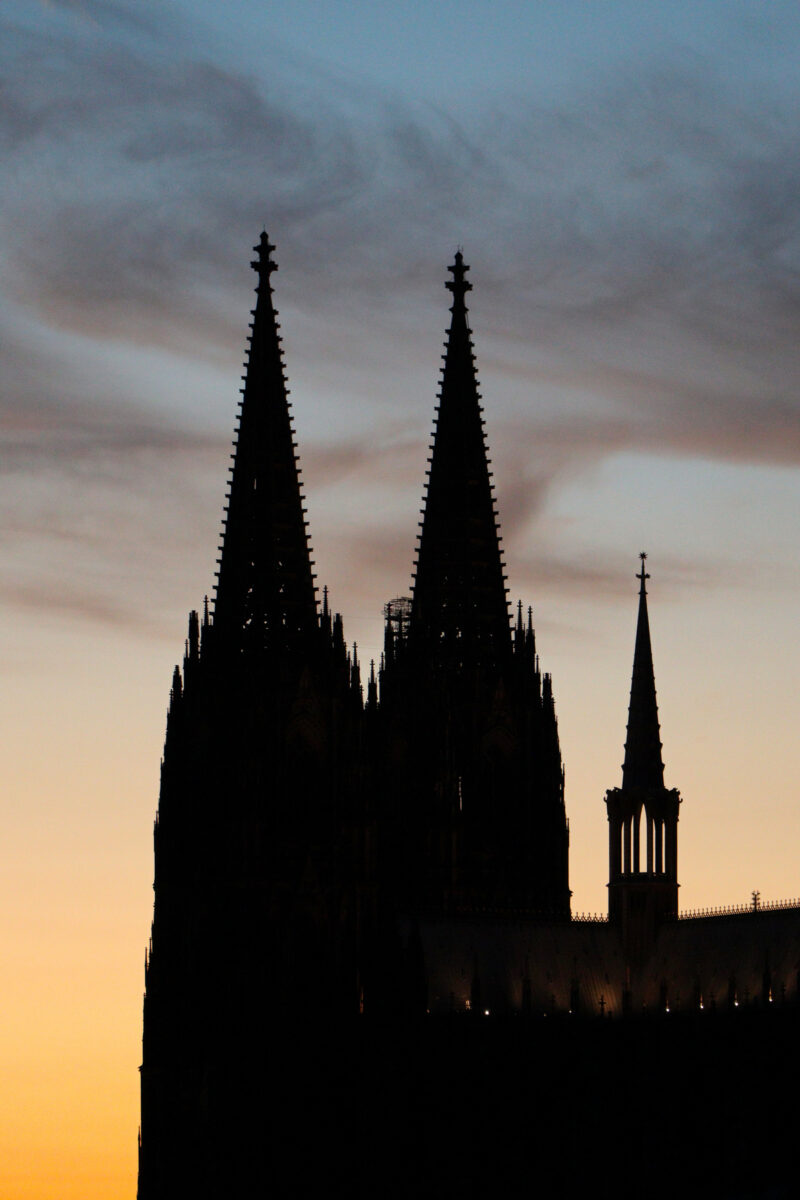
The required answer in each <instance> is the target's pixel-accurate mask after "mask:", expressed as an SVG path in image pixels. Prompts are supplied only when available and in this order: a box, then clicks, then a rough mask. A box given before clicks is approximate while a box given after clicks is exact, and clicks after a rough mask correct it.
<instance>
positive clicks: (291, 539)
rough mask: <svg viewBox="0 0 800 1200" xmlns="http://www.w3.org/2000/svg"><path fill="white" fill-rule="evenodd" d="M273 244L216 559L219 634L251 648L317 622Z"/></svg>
mask: <svg viewBox="0 0 800 1200" xmlns="http://www.w3.org/2000/svg"><path fill="white" fill-rule="evenodd" d="M273 250H274V246H272V245H270V242H269V239H268V237H267V235H266V233H262V235H261V239H260V241H259V244H258V245H257V246H256V247H255V253H256V258H255V260H254V261H253V262H252V264H251V265H252V267H253V268H254V270H255V271H256V272H257V274H258V284H257V287H256V295H257V300H256V307H255V309H254V311H253V323H252V325H251V327H250V328H251V330H252V334H251V337H250V338H249V341H250V350H249V354H248V360H247V368H246V373H245V375H244V376H243V379H244V387H243V388H242V402H241V408H240V415H239V428H238V432H237V437H236V442H235V447H234V454H233V456H232V457H233V459H234V462H233V467H232V469H231V470H232V474H231V481H230V492H229V495H228V504H227V515H226V519H225V522H224V528H223V540H222V552H221V557H220V560H219V578H218V583H217V593H216V603H215V612H214V625H215V629H216V636H217V637H218V638H222V639H223V640H224V641H226V642H229V643H230V642H232V643H234V644H238V645H239V646H240V647H244V646H247V647H248V649H251V648H252V649H257V648H261V649H271V650H280V649H283V650H287V649H292V648H294V647H297V646H299V645H301V644H302V643H303V640H304V638H305V637H306V636H307V635H308V634H310V633H311V632H312V631H313V630H316V627H317V610H316V597H315V589H314V577H313V574H312V570H311V568H312V563H311V558H310V553H309V545H308V531H307V528H306V521H305V510H304V508H303V497H302V493H301V490H300V472H299V467H298V461H297V452H296V448H295V443H294V435H293V431H292V422H291V417H290V414H289V402H288V399H287V396H288V389H287V387H286V379H285V375H284V367H283V356H282V352H281V338H280V337H279V334H278V330H279V325H278V322H277V319H276V312H275V308H274V306H273V302H272V284H271V275H272V272H273V271H275V270H277V263H275V262H274V260H273V258H272V251H273Z"/></svg>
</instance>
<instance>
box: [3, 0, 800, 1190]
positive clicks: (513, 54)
mask: <svg viewBox="0 0 800 1200" xmlns="http://www.w3.org/2000/svg"><path fill="white" fill-rule="evenodd" d="M0 60H1V61H2V71H3V87H2V90H0V138H1V139H2V164H3V169H2V172H0V193H1V194H2V205H1V206H0V263H1V264H2V273H1V275H0V304H1V306H2V308H1V312H0V346H2V357H1V358H0V363H2V390H1V391H0V512H1V518H2V519H1V521H0V556H1V560H0V561H1V566H2V569H1V570H0V611H1V612H2V620H1V621H0V667H1V668H2V689H0V697H1V699H0V704H2V731H3V746H4V749H3V752H2V754H0V762H2V796H3V812H4V829H3V837H2V843H1V847H2V848H0V858H1V859H2V864H0V894H1V902H2V912H3V921H2V925H1V926H0V928H2V935H3V953H2V961H3V964H4V968H5V971H4V976H5V978H4V983H3V989H2V992H3V1000H2V1008H1V1009H0V1011H2V1021H1V1022H0V1042H2V1045H1V1046H0V1084H1V1085H2V1086H0V1195H1V1196H2V1197H3V1198H4V1200H50V1198H54V1197H58V1198H59V1200H78V1198H80V1200H101V1198H102V1200H116V1198H117V1197H119V1198H121V1200H122V1198H126V1200H132V1198H133V1197H134V1195H135V1186H136V1161H135V1160H136V1130H137V1124H138V1073H137V1067H138V1064H139V1061H140V1049H141V1046H140V1039H141V999H142V989H143V958H144V947H145V943H146V940H147V937H148V934H149V921H150V915H151V906H152V891H151V885H152V819H153V815H154V812H155V807H156V802H157V791H158V775H159V758H160V754H161V749H162V744H163V735H164V718H165V708H166V703H167V699H168V692H169V686H170V679H171V673H172V668H173V664H174V663H175V662H176V661H177V660H178V659H179V657H180V655H181V653H182V647H183V639H184V637H185V629H186V617H187V613H188V611H189V609H191V608H194V607H199V606H200V604H201V603H202V599H203V595H204V594H205V593H206V592H210V590H211V584H212V580H213V575H212V572H213V570H214V560H215V558H216V554H217V545H218V541H219V529H220V516H221V506H222V501H223V493H224V487H225V472H226V467H227V463H228V454H229V451H230V438H231V433H232V429H233V423H234V412H235V408H236V403H237V399H238V387H239V375H240V373H241V363H242V359H243V352H244V345H245V334H246V332H247V322H248V319H249V316H248V313H249V309H250V308H251V306H252V303H253V293H252V289H253V285H254V281H255V277H254V275H253V272H252V271H251V270H250V267H249V265H248V264H249V261H250V259H251V257H252V254H251V247H252V246H253V245H254V243H255V242H256V240H257V238H258V235H259V233H260V231H261V229H262V228H264V227H266V229H267V230H268V232H269V234H270V237H271V239H272V240H273V241H274V242H275V243H276V245H277V252H276V258H277V260H278V262H279V264H280V270H279V272H278V274H277V276H276V277H275V279H274V283H275V288H276V303H277V306H278V308H279V310H280V314H281V322H282V327H283V333H284V338H285V341H284V346H285V352H286V363H287V369H288V373H289V377H290V384H291V388H292V399H293V401H294V405H295V407H294V413H295V423H296V432H297V438H298V443H299V448H300V452H301V457H302V462H303V468H304V479H305V488H306V495H307V500H308V509H309V520H310V529H311V537H312V543H313V547H314V551H315V554H314V557H315V560H316V563H317V567H316V570H317V575H318V581H319V583H320V585H322V584H323V583H327V584H328V585H329V587H330V589H331V594H332V600H333V603H334V606H335V607H336V608H337V609H339V610H340V611H341V612H342V614H343V617H344V625H345V633H346V636H347V638H348V640H349V641H350V642H352V641H357V642H358V644H359V655H360V657H361V658H362V660H368V659H369V658H370V657H371V656H372V655H376V654H377V653H378V651H379V648H380V639H381V620H380V613H381V607H382V605H383V604H384V603H385V602H386V601H387V600H388V599H390V598H392V597H394V596H397V595H402V594H405V593H407V592H408V589H409V582H410V571H411V564H412V560H413V551H414V541H415V535H416V528H417V520H418V509H419V505H420V499H421V496H422V487H423V482H424V470H425V458H426V453H427V452H426V446H427V444H428V441H429V436H430V429H431V425H432V417H433V407H434V403H435V397H436V388H437V381H438V371H439V366H440V357H439V356H440V354H441V343H442V341H443V338H444V334H445V329H446V326H447V321H448V311H447V309H448V303H449V297H448V293H447V292H445V290H444V287H443V282H444V279H445V276H446V267H447V265H448V263H449V262H451V261H452V256H453V252H454V250H455V248H456V247H457V246H458V245H461V246H463V247H464V252H465V257H466V260H467V262H469V263H470V264H471V268H472V270H471V279H472V282H473V285H474V291H473V292H472V293H471V296H470V301H471V309H470V311H471V324H472V328H473V331H474V339H475V348H476V353H477V358H478V369H479V374H480V380H481V385H482V392H483V396H484V404H485V410H486V420H487V432H488V437H489V442H490V446H491V453H492V458H493V461H494V469H495V478H496V483H497V491H498V505H499V512H500V518H501V522H502V527H503V534H504V539H505V540H504V547H505V557H506V566H507V571H508V575H509V586H510V590H511V597H512V599H513V600H514V602H516V599H517V597H521V598H522V599H523V601H524V603H525V604H526V605H527V604H529V603H530V604H532V605H533V608H534V617H535V624H536V628H537V635H538V645H539V651H540V655H541V659H542V664H543V668H544V669H545V670H549V671H551V672H552V675H553V683H554V691H555V696H556V702H557V711H558V715H559V722H560V730H561V738H562V750H563V755H564V761H565V765H566V779H567V811H568V814H569V817H570V823H571V836H572V854H571V882H572V887H573V889H574V904H573V908H574V911H576V912H581V911H603V910H604V909H605V906H606V892H605V883H606V877H607V875H606V856H607V851H606V820H605V809H604V805H603V795H604V792H605V790H606V789H607V788H609V787H613V786H616V785H618V784H619V782H620V777H621V772H620V764H621V762H622V745H623V742H624V736H625V722H626V716H627V700H628V688H629V683H630V672H631V663H632V654H633V640H634V632H635V620H636V590H637V585H636V581H635V579H634V576H635V573H636V571H637V569H638V565H639V564H638V553H639V551H640V550H646V551H647V552H648V554H649V558H648V567H649V569H650V572H651V576H652V578H651V581H650V620H651V628H652V636H653V650H654V658H655V668H656V683H657V687H658V694H659V704H660V714H661V725H662V738H663V741H664V756H665V762H666V782H667V785H668V786H670V787H677V788H679V789H680V790H681V793H682V795H683V797H684V804H683V808H682V814H681V824H680V843H679V844H680V871H679V878H680V881H681V885H682V887H681V902H682V906H683V907H689V908H691V907H697V906H706V905H716V904H730V903H742V902H746V901H747V900H748V898H749V896H750V893H751V891H752V890H753V889H756V888H757V889H759V890H760V891H761V894H762V897H763V898H764V899H780V898H785V897H790V896H798V895H800V867H799V866H798V863H800V746H799V745H798V739H797V735H796V730H797V726H798V720H799V719H800V697H799V696H798V688H797V679H798V677H800V649H798V637H797V631H798V615H800V560H799V559H798V547H800V472H799V471H798V466H799V465H800V73H798V70H797V63H798V61H800V6H798V5H797V4H796V3H795V2H794V0H792V2H781V0H771V2H770V3H769V4H759V3H737V2H735V0H726V2H723V0H706V2H703V0H690V2H689V0H663V2H661V0H649V2H648V0H631V2H630V3H625V2H611V0H608V2H606V3H603V2H590V0H587V2H586V3H579V2H577V0H560V2H556V0H553V2H552V3H546V2H543V0H541V2H535V0H528V2H527V3H523V2H522V0H508V2H506V3H502V2H501V3H498V2H497V0H495V3H490V2H489V0H458V3H456V2H455V0H436V2H435V3H434V2H433V0H429V2H427V3H423V2H418V3H411V2H410V0H395V2H394V3H393V5H392V6H391V7H389V6H388V5H384V4H379V3H375V2H368V0H338V2H334V0H316V2H312V0H289V2H288V3H284V4H282V5H277V4H272V3H263V2H259V3H256V0H227V3H225V4H215V3H211V2H210V0H194V2H190V0H163V2H161V3H155V2H151V0H137V2H134V0H73V2H68V0H60V2H59V0H50V2H49V3H37V2H35V0H27V2H23V0H19V2H17V0H5V3H4V4H3V5H2V10H0Z"/></svg>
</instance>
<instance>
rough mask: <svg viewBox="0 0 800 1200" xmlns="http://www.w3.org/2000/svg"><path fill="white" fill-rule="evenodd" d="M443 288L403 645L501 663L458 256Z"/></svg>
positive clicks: (482, 452)
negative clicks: (445, 310) (444, 308)
mask: <svg viewBox="0 0 800 1200" xmlns="http://www.w3.org/2000/svg"><path fill="white" fill-rule="evenodd" d="M449 270H450V272H451V274H452V276H453V278H452V280H451V281H449V282H447V283H446V284H445V286H446V287H447V288H448V290H449V291H450V292H452V294H453V305H452V308H451V309H450V311H451V313H452V314H453V316H452V321H451V324H450V331H449V334H448V338H447V343H446V353H445V355H444V370H443V373H442V385H441V393H440V397H439V406H438V410H437V419H436V425H435V429H434V439H433V446H432V455H431V458H430V460H429V461H430V471H429V472H428V476H429V478H428V486H427V492H426V497H425V508H424V510H423V513H424V517H423V521H422V523H421V524H422V531H421V534H420V539H419V547H418V553H417V563H416V580H415V584H414V594H413V606H412V614H411V628H410V634H409V636H410V639H411V640H412V641H413V642H417V643H418V644H419V642H422V643H424V644H425V645H426V646H428V647H429V648H432V647H434V646H435V647H436V649H437V657H438V656H440V655H441V654H442V652H444V656H445V657H447V658H448V659H456V660H461V658H462V655H463V654H464V650H465V647H466V646H468V647H469V652H470V655H471V656H472V657H473V659H475V658H476V657H477V658H478V659H481V658H483V659H485V658H486V657H490V658H493V659H495V660H496V659H497V658H498V657H504V656H505V655H506V654H507V653H510V650H511V632H510V627H509V615H508V599H507V596H506V586H505V576H504V574H503V562H502V555H501V551H500V537H499V533H498V527H497V516H496V513H495V504H494V495H493V489H492V482H491V474H490V472H489V460H488V459H487V454H486V440H485V437H484V428H483V425H484V423H483V416H482V410H481V405H480V394H479V392H478V381H477V377H476V372H475V356H474V354H473V349H472V338H471V335H470V330H469V324H468V321H467V307H466V304H465V296H466V293H467V292H468V291H470V290H471V288H472V284H471V283H469V282H468V280H467V278H466V273H467V271H468V270H469V268H468V267H467V265H466V264H465V263H464V256H463V254H462V253H461V251H460V250H459V251H458V252H457V253H456V256H455V262H454V263H453V265H452V266H451V267H450V268H449Z"/></svg>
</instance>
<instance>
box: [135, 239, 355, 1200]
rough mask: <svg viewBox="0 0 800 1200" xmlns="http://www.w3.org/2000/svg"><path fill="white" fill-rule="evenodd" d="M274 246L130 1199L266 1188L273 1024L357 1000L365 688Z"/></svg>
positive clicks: (238, 455)
mask: <svg viewBox="0 0 800 1200" xmlns="http://www.w3.org/2000/svg"><path fill="white" fill-rule="evenodd" d="M272 251H273V247H272V246H271V245H270V243H269V241H268V239H267V236H266V234H262V236H261V240H260V242H259V244H258V246H257V247H256V258H255V261H254V262H253V264H252V265H253V267H254V269H255V271H256V273H257V279H258V283H257V289H256V290H257V300H256V307H255V310H254V312H253V322H252V325H251V331H252V332H251V337H250V339H249V341H250V350H249V354H248V359H247V366H246V372H245V375H244V387H243V389H242V401H241V405H240V411H239V426H238V430H237V435H236V440H235V445H234V452H233V454H232V459H233V466H232V468H231V479H230V485H229V492H228V496H227V501H226V506H225V508H226V519H225V522H224V530H223V539H222V549H221V555H220V559H219V572H218V584H217V590H216V598H215V604H214V606H213V611H211V612H210V611H209V607H208V605H207V604H206V605H205V607H204V611H203V616H202V618H199V617H198V615H197V613H192V615H191V617H190V619H189V635H188V639H187V642H186V654H185V657H184V661H183V668H182V670H180V669H178V668H177V667H176V669H175V674H174V678H173V686H172V692H171V697H170V707H169V714H168V719H167V734H166V741H165V746H164V757H163V763H162V773H161V792H160V797H159V805H158V814H157V817H156V822H155V831H154V842H155V884H154V887H155V910H154V917H153V928H152V938H151V943H150V947H149V950H148V955H147V961H146V968H145V985H146V990H145V1000H144V1036H143V1054H142V1072H141V1090H142V1127H141V1142H140V1160H139V1200H166V1198H167V1197H169V1198H170V1200H174V1198H175V1197H176V1196H193V1197H200V1196H206V1195H208V1196H212V1195H214V1196H222V1195H245V1194H251V1193H253V1194H256V1193H257V1192H258V1193H259V1194H260V1191H262V1190H263V1187H264V1180H265V1179H266V1178H268V1177H269V1176H268V1173H266V1172H265V1166H264V1162H263V1146H264V1144H265V1142H264V1139H265V1132H264V1131H265V1129H266V1128H268V1127H269V1128H274V1119H273V1118H272V1117H271V1115H270V1109H271V1105H272V1099H273V1098H274V1097H271V1096H270V1094H269V1091H268V1090H267V1089H265V1080H266V1079H267V1078H272V1079H273V1081H274V1082H275V1085H276V1086H278V1081H279V1080H281V1079H282V1080H283V1085H284V1087H286V1086H289V1085H290V1080H291V1072H289V1071H288V1070H287V1071H285V1072H284V1074H283V1075H281V1072H280V1069H279V1066H278V1063H279V1048H276V1045H275V1044H274V1031H273V1025H274V1022H275V1021H276V1020H277V1021H279V1022H280V1023H281V1028H282V1029H283V1030H284V1035H285V1032H286V1029H287V1028H288V1026H289V1024H290V1023H292V1022H296V1021H297V1020H298V1019H302V1017H303V1016H304V1015H307V1014H309V1013H311V1012H317V1011H319V1007H320V994H321V993H322V992H324V995H325V996H326V1001H327V1005H328V1007H329V1008H330V1007H331V1006H333V1007H335V1006H336V1005H337V1004H340V1005H341V1006H342V1007H344V1008H348V1007H349V1009H350V1010H351V1011H352V1010H354V1009H355V1006H356V997H357V987H358V981H357V963H356V953H355V949H354V944H353V941H352V936H351V935H352V931H353V930H354V929H355V928H356V926H357V913H356V909H357V905H358V897H357V892H358V881H359V878H360V876H359V870H358V865H357V862H356V857H357V845H358V842H357V837H356V836H355V835H354V832H353V831H354V829H355V828H356V827H357V826H358V823H359V819H360V818H359V791H358V783H357V779H358V760H359V745H360V721H361V713H362V701H361V691H360V687H359V686H358V682H357V679H356V678H355V671H354V664H353V663H351V661H350V659H349V657H348V655H347V652H346V650H345V646H344V639H343V636H342V625H341V619H340V618H339V617H338V616H337V617H332V616H331V613H330V612H329V610H328V606H327V596H326V599H325V604H324V605H323V609H322V612H321V613H320V612H318V609H317V602H316V596H315V589H314V582H313V574H312V562H311V557H310V551H309V544H308V535H307V529H306V522H305V509H304V507H303V497H302V492H301V488H300V476H299V470H298V462H297V454H296V450H295V445H294V438H293V433H292V425H291V418H290V411H289V401H288V395H287V389H286V384H285V379H284V372H283V362H282V354H281V348H280V337H279V332H278V330H279V326H278V323H277V318H276V313H275V309H274V307H273V303H272V284H271V279H272V275H273V273H274V271H275V269H276V264H275V262H274V260H273V258H272ZM292 1066H293V1068H295V1069H296V1068H297V1062H296V1061H295V1062H293V1064H292ZM271 1121H272V1125H270V1122H271ZM259 1147H262V1149H261V1150H259Z"/></svg>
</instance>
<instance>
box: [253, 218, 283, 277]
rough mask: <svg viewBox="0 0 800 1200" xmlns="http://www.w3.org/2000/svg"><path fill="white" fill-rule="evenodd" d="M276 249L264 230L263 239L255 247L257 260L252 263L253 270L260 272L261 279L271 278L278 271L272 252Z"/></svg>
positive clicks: (262, 232)
mask: <svg viewBox="0 0 800 1200" xmlns="http://www.w3.org/2000/svg"><path fill="white" fill-rule="evenodd" d="M274 249H275V247H274V246H273V245H272V243H271V242H270V240H269V238H268V237H267V231H266V229H263V230H262V231H261V237H260V238H259V239H258V245H257V246H253V250H254V252H255V254H256V258H255V259H254V260H253V261H252V262H251V263H250V266H251V267H252V268H253V270H254V271H258V277H259V279H262V278H263V276H265V275H266V276H267V278H269V276H270V275H271V274H272V272H273V271H277V269H278V264H277V263H276V262H275V261H274V260H273V258H272V251H273V250H274Z"/></svg>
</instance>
